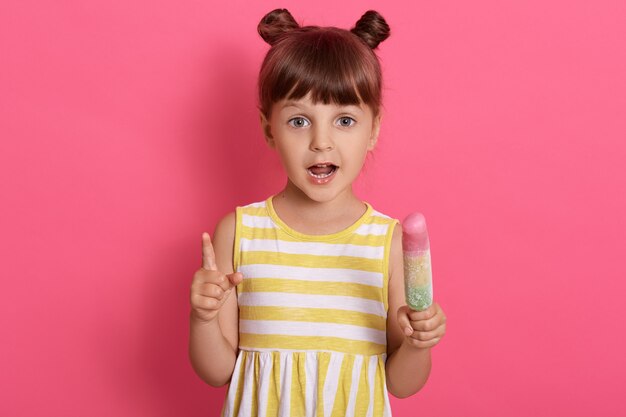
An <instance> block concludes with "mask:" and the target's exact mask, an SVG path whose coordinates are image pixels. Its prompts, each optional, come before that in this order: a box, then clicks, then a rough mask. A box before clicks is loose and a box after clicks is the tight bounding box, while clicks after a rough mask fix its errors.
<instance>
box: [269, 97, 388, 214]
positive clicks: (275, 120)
mask: <svg viewBox="0 0 626 417" xmlns="http://www.w3.org/2000/svg"><path fill="white" fill-rule="evenodd" d="M380 120H381V117H380V115H378V116H376V117H375V116H374V115H373V114H372V110H371V109H370V107H369V106H367V105H365V104H361V105H337V104H322V103H318V104H313V102H312V101H311V100H310V95H307V96H306V97H304V98H302V99H300V100H295V101H294V100H286V99H284V100H281V101H279V102H277V103H274V105H273V106H272V112H271V117H270V119H269V120H267V119H266V118H265V117H264V116H263V114H261V125H262V127H263V132H264V134H265V138H266V140H267V142H268V144H269V145H270V147H272V148H273V149H276V150H277V151H278V154H279V155H280V159H281V162H282V164H283V167H284V168H285V170H286V172H287V176H288V177H289V181H290V182H291V183H292V184H293V185H295V186H296V187H297V188H298V189H300V190H301V191H302V192H303V193H304V194H306V195H307V196H308V197H309V198H310V199H312V200H314V201H319V202H328V201H332V200H334V199H335V198H336V197H341V196H345V195H346V194H345V193H349V194H350V195H351V193H352V182H353V181H354V180H355V179H356V178H357V177H358V175H359V172H360V171H361V168H362V167H363V164H364V162H365V157H366V155H367V152H368V151H370V150H372V149H373V148H374V145H375V144H376V140H377V139H378V133H379V130H380Z"/></svg>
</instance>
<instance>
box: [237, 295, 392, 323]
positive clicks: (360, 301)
mask: <svg viewBox="0 0 626 417" xmlns="http://www.w3.org/2000/svg"><path fill="white" fill-rule="evenodd" d="M238 302H239V305H240V306H263V307H300V308H330V309H335V310H347V311H357V312H360V313H368V314H375V315H377V316H380V317H386V316H387V313H386V312H385V306H384V305H383V303H382V302H380V301H374V300H366V299H364V298H359V297H348V296H344V295H312V294H297V295H294V294H288V293H279V292H243V293H239V294H238Z"/></svg>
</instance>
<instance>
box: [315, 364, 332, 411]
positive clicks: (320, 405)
mask: <svg viewBox="0 0 626 417" xmlns="http://www.w3.org/2000/svg"><path fill="white" fill-rule="evenodd" d="M317 361H318V364H319V365H318V371H319V374H318V378H317V416H316V417H324V383H325V382H326V374H327V373H328V364H329V363H330V353H328V352H320V353H318V355H317Z"/></svg>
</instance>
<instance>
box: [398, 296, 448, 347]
mask: <svg viewBox="0 0 626 417" xmlns="http://www.w3.org/2000/svg"><path fill="white" fill-rule="evenodd" d="M398 324H400V328H401V329H402V331H403V332H404V335H405V336H406V339H405V342H406V343H408V344H409V345H411V346H413V347H416V348H431V347H433V346H435V345H436V344H437V343H439V341H440V340H441V338H442V337H443V336H444V334H445V333H446V315H445V314H444V312H443V310H442V309H441V307H439V304H437V303H433V304H432V305H431V306H430V307H428V308H427V309H426V310H423V311H415V310H412V309H411V308H410V307H409V306H402V307H400V308H399V309H398Z"/></svg>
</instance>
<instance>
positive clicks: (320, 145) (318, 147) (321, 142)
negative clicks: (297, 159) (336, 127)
mask: <svg viewBox="0 0 626 417" xmlns="http://www.w3.org/2000/svg"><path fill="white" fill-rule="evenodd" d="M334 147H335V145H334V142H333V140H332V138H331V134H330V132H329V131H328V130H326V129H322V128H319V127H318V128H317V129H314V130H313V131H312V137H311V144H310V146H309V149H311V150H312V151H313V152H324V151H330V150H332V149H333V148H334Z"/></svg>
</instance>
